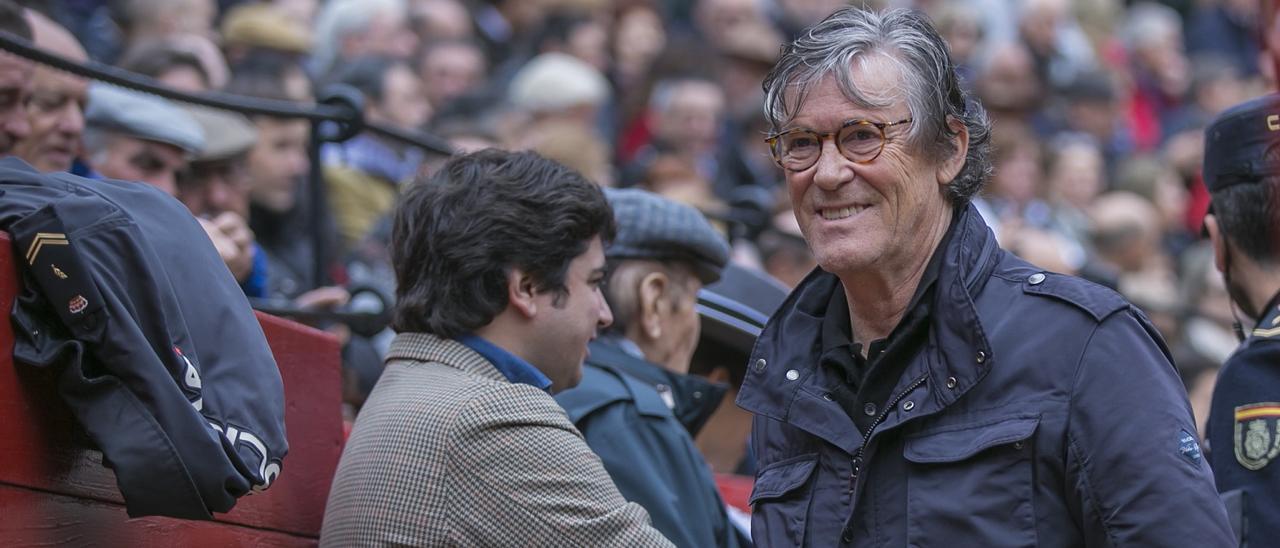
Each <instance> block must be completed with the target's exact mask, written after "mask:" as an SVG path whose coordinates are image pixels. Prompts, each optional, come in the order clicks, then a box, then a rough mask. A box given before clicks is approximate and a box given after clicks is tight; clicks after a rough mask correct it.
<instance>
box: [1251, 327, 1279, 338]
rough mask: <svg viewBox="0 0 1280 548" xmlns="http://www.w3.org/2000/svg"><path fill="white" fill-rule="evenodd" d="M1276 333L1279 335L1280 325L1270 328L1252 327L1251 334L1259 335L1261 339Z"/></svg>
mask: <svg viewBox="0 0 1280 548" xmlns="http://www.w3.org/2000/svg"><path fill="white" fill-rule="evenodd" d="M1276 335H1280V327H1273V328H1271V329H1254V330H1253V336H1255V337H1261V338H1263V339H1270V338H1272V337H1275V336H1276Z"/></svg>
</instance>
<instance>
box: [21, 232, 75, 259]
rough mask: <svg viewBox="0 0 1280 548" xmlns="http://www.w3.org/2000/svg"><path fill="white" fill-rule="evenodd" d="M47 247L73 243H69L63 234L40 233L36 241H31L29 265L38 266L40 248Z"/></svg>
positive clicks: (28, 257)
mask: <svg viewBox="0 0 1280 548" xmlns="http://www.w3.org/2000/svg"><path fill="white" fill-rule="evenodd" d="M46 245H71V242H68V241H67V235H66V234H63V233H61V232H38V233H36V237H35V239H34V240H31V247H28V248H27V264H31V265H34V264H36V257H37V256H38V255H40V248H42V247H44V246H46Z"/></svg>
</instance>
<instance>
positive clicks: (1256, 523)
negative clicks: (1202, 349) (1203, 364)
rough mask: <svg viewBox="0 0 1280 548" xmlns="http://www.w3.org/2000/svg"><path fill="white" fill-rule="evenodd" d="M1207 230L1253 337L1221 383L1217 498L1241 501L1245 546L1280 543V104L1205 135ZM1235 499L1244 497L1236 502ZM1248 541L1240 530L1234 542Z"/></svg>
mask: <svg viewBox="0 0 1280 548" xmlns="http://www.w3.org/2000/svg"><path fill="white" fill-rule="evenodd" d="M1204 183H1205V186H1207V187H1208V189H1209V195H1210V198H1211V200H1212V201H1211V206H1210V210H1209V214H1208V215H1207V216H1205V219H1204V226H1205V230H1206V232H1208V233H1209V239H1210V240H1211V241H1212V242H1213V252H1214V263H1215V265H1216V266H1217V267H1218V271H1220V272H1222V278H1223V281H1225V282H1226V286H1227V292H1228V293H1229V294H1230V296H1231V301H1232V303H1233V306H1234V308H1233V310H1232V313H1233V314H1236V315H1237V322H1239V321H1240V315H1243V317H1244V321H1245V322H1247V323H1246V324H1245V327H1246V328H1250V329H1249V330H1248V331H1247V333H1248V336H1247V338H1246V336H1245V334H1246V331H1245V329H1244V328H1240V324H1239V323H1237V328H1238V329H1237V336H1239V337H1240V338H1241V340H1242V342H1243V343H1242V344H1241V345H1240V348H1239V349H1237V350H1236V352H1235V353H1234V354H1232V355H1231V357H1230V358H1228V359H1227V361H1226V363H1225V364H1223V367H1222V372H1221V373H1219V374H1218V384H1217V386H1216V387H1215V388H1214V393H1213V403H1212V405H1211V407H1210V410H1209V423H1208V427H1207V430H1208V436H1207V439H1208V442H1209V449H1210V451H1209V461H1210V464H1211V465H1212V466H1213V473H1214V479H1215V480H1216V481H1217V484H1218V490H1219V491H1221V492H1222V493H1223V494H1224V497H1225V498H1226V499H1227V500H1228V502H1229V507H1232V508H1234V507H1236V504H1233V503H1231V501H1232V500H1233V499H1234V498H1236V497H1241V496H1242V497H1243V508H1244V514H1243V516H1240V517H1242V518H1243V522H1244V526H1243V528H1242V529H1243V533H1244V535H1245V538H1242V539H1241V540H1242V545H1249V546H1262V545H1263V544H1264V543H1268V542H1274V541H1275V539H1280V463H1278V462H1274V461H1275V460H1277V459H1276V457H1280V95H1276V94H1272V95H1267V96H1265V97H1260V98H1257V99H1253V100H1251V101H1248V102H1246V103H1242V104H1240V105H1237V106H1235V107H1232V108H1230V109H1227V111H1226V112H1223V113H1222V114H1221V115H1219V116H1218V118H1217V119H1215V120H1214V121H1213V122H1212V123H1211V124H1210V125H1209V127H1208V129H1207V130H1206V132H1205V154H1204ZM1237 493H1238V494H1237ZM1239 533H1241V531H1239V530H1237V534H1239Z"/></svg>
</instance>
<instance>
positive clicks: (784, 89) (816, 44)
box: [764, 7, 991, 206]
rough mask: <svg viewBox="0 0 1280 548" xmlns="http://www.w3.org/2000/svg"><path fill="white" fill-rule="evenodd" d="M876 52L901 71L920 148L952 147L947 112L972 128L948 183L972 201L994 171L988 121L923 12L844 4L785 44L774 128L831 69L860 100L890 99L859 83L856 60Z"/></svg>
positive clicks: (777, 69) (771, 105)
mask: <svg viewBox="0 0 1280 548" xmlns="http://www.w3.org/2000/svg"><path fill="white" fill-rule="evenodd" d="M874 54H883V55H884V56H885V58H886V59H888V60H889V61H890V62H891V63H892V64H893V65H896V66H897V67H898V69H899V71H900V72H901V76H902V80H903V84H904V88H905V93H906V96H907V97H906V98H907V106H908V108H909V109H910V110H911V118H912V120H914V122H913V123H912V124H911V127H910V129H909V130H908V134H907V139H908V143H909V144H911V145H912V146H913V147H915V148H916V150H920V151H922V152H924V153H925V154H927V155H929V156H930V157H931V158H933V159H937V158H944V157H947V156H950V155H951V154H953V153H954V152H955V150H956V143H955V140H954V139H953V138H954V137H955V135H956V134H957V133H956V132H955V131H952V129H951V128H950V127H949V126H948V125H947V121H948V119H955V120H959V121H960V122H962V123H964V125H965V127H966V128H967V129H968V130H969V150H968V153H967V154H966V156H965V163H964V167H962V168H961V170H960V173H959V174H958V175H956V177H955V179H953V180H952V181H951V183H950V184H949V185H947V196H948V198H949V199H950V200H951V203H952V204H953V205H957V206H959V205H964V204H966V203H968V202H969V200H970V199H971V198H973V196H974V195H975V194H977V193H978V191H980V190H982V187H983V185H985V184H986V182H987V179H988V178H989V177H990V176H991V159H990V151H991V121H990V120H989V119H988V118H987V112H986V110H984V109H983V108H982V105H980V104H978V102H977V101H976V100H971V99H970V97H969V96H968V94H967V93H965V92H964V90H962V89H961V88H960V83H959V79H958V78H957V76H956V70H955V65H954V64H953V63H952V62H951V54H950V52H949V50H948V48H947V45H946V43H945V42H944V41H943V40H942V37H941V36H939V35H938V31H937V30H935V29H934V28H933V25H932V24H931V23H930V22H929V20H928V18H927V17H926V16H925V15H924V14H923V13H921V12H919V11H915V10H906V9H895V10H890V11H886V12H883V13H880V12H874V11H869V10H864V9H859V8H852V7H851V8H843V9H841V10H839V11H836V12H835V13H833V14H831V15H830V16H828V17H827V18H826V19H824V20H822V21H821V22H819V23H818V24H816V25H814V26H812V27H809V28H808V29H806V30H805V31H804V32H803V33H801V35H800V36H799V37H797V38H796V39H795V41H793V42H791V43H790V44H787V45H785V46H783V47H782V53H781V55H780V57H779V59H778V62H777V64H776V65H774V67H773V70H772V71H771V72H770V73H769V76H768V77H767V78H765V81H764V91H765V106H764V110H765V116H766V117H767V118H768V119H769V123H770V125H772V129H773V131H779V130H781V129H782V128H783V126H785V125H786V124H787V123H788V122H790V121H791V119H792V118H793V117H795V114H796V110H797V109H798V108H799V106H800V104H802V103H803V102H804V101H805V98H806V96H807V95H808V93H809V91H810V90H811V89H812V88H813V86H814V85H816V84H817V83H818V82H819V81H820V80H822V78H823V77H825V76H827V75H829V74H834V75H835V77H836V81H837V82H838V83H839V85H840V89H841V91H842V92H843V93H844V96H845V97H846V98H848V99H849V101H851V102H852V103H854V104H855V105H858V106H859V107H861V108H883V107H886V106H889V104H890V102H889V101H888V100H887V99H886V98H884V97H875V96H871V95H869V94H867V93H865V92H863V91H862V90H859V89H858V85H857V83H856V82H854V81H853V74H852V73H853V66H854V62H855V61H857V60H859V59H861V58H867V57H868V56H870V55H874ZM791 100H794V104H792V103H791Z"/></svg>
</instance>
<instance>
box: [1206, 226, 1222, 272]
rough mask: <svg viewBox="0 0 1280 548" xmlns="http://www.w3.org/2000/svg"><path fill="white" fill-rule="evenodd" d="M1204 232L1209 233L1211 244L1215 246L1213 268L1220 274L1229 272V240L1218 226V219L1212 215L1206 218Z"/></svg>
mask: <svg viewBox="0 0 1280 548" xmlns="http://www.w3.org/2000/svg"><path fill="white" fill-rule="evenodd" d="M1204 230H1205V232H1208V233H1209V242H1210V243H1212V244H1213V266H1215V267H1217V268H1218V272H1226V271H1227V239H1226V238H1224V237H1223V236H1222V227H1220V226H1218V217H1217V216H1215V215H1214V214H1212V213H1210V214H1208V215H1205V216H1204Z"/></svg>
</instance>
